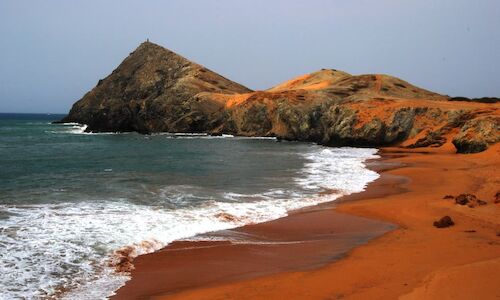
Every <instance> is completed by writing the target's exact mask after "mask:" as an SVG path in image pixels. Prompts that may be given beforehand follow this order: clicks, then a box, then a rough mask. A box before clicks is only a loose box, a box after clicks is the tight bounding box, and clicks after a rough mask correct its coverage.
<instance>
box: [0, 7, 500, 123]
mask: <svg viewBox="0 0 500 300" xmlns="http://www.w3.org/2000/svg"><path fill="white" fill-rule="evenodd" d="M147 38H149V39H150V41H152V42H155V43H157V44H159V45H162V46H164V47H166V48H168V49H170V50H172V51H175V52H177V53H179V54H181V55H183V56H184V57H187V58H188V59H190V60H192V61H195V62H197V63H199V64H202V65H204V66H206V67H208V68H209V69H212V70H213V71H215V72H217V73H219V74H221V75H223V76H225V77H227V78H230V79H232V80H234V81H236V82H239V83H241V84H243V85H245V86H247V87H249V88H251V89H255V90H262V89H267V88H269V87H271V86H273V85H276V84H278V83H280V82H282V81H286V80H289V79H291V78H293V77H296V76H298V75H301V74H305V73H310V72H313V71H316V70H319V69H321V68H333V69H339V70H343V71H346V72H348V73H351V74H369V73H382V74H390V75H393V76H397V77H400V78H402V79H404V80H406V81H409V82H411V83H413V84H415V85H417V86H420V87H423V88H426V89H429V90H432V91H436V92H439V93H442V94H447V95H451V96H468V97H481V96H496V97H500V74H499V72H500V1H498V0H475V1H472V0H469V1H467V0H448V1H445V0H414V1H413V0H405V1H402V0H377V1H362V0H350V1H347V0H342V1H341V0H338V1H336V0H307V1H306V0H301V1H299V0H252V1H243V0H217V1H216V0H212V1H208V0H207V1H203V0H191V1H175V0H169V1H147V0H143V1H139V0H136V1H127V0H115V1H113V0H106V1H102V0H84V1H80V0H74V1H67V0H61V1H54V0H45V1H25V0H1V2H0V112H27V113H34V112H40V113H67V112H68V110H69V109H70V108H71V105H72V104H73V103H74V102H75V101H77V100H78V99H80V98H81V97H82V96H83V95H84V94H85V93H86V92H87V91H89V90H90V89H91V88H93V87H94V86H95V85H96V83H97V81H98V80H99V79H100V78H104V77H105V76H107V75H108V74H109V73H110V72H111V71H112V70H113V69H114V68H116V67H117V66H118V64H119V63H120V62H121V61H122V60H123V59H124V58H125V57H126V56H127V55H128V54H129V53H130V52H132V51H133V50H134V49H135V48H136V47H137V46H138V45H139V44H140V43H141V42H143V41H144V40H146V39H147Z"/></svg>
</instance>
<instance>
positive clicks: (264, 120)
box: [62, 42, 500, 153]
mask: <svg viewBox="0 0 500 300" xmlns="http://www.w3.org/2000/svg"><path fill="white" fill-rule="evenodd" d="M453 100H454V101H450V98H449V97H447V96H443V95H439V94H436V93H433V92H430V91H427V90H424V89H421V88H418V87H416V86H413V85H411V84H409V83H408V82H405V81H403V80H400V79H398V78H395V77H392V76H388V75H359V76H353V75H350V74H348V73H345V72H342V71H337V70H332V69H323V70H320V71H318V72H314V73H311V74H306V75H303V76H300V77H298V78H295V79H292V80H290V81H287V82H284V83H282V84H279V85H278V86H276V87H273V88H271V89H268V90H266V91H255V92H254V91H251V90H250V89H248V88H246V87H244V86H242V85H239V84H237V83H235V82H233V81H230V80H228V79H226V78H224V77H222V76H220V75H218V74H216V73H214V72H212V71H210V70H208V69H206V68H204V67H203V66H200V65H198V64H196V63H193V62H190V61H189V60H187V59H185V58H183V57H181V56H179V55H177V54H175V53H173V52H171V51H169V50H167V49H165V48H163V47H160V46H158V45H155V44H153V43H149V42H146V43H143V44H141V45H140V46H139V47H138V48H137V49H136V50H135V51H134V52H132V53H131V54H130V55H129V56H128V57H127V58H126V59H125V60H124V61H123V62H122V63H121V64H120V66H118V68H117V69H116V70H114V71H113V72H112V73H111V74H110V75H109V76H108V77H106V78H105V79H102V80H100V81H99V83H98V84H97V86H96V87H95V88H94V89H92V90H91V91H90V92H88V93H87V94H86V95H85V96H84V97H83V98H82V99H80V100H79V101H78V102H76V103H75V104H74V105H73V108H72V109H71V111H70V113H69V115H68V116H67V117H66V118H64V119H63V120H62V121H64V122H78V123H83V124H87V125H88V129H87V130H88V131H138V132H141V133H153V132H205V133H210V134H223V133H226V134H235V135H244V136H276V137H278V138H282V139H287V140H300V141H312V142H317V143H321V144H325V145H331V146H345V145H350V146H383V145H396V144H399V145H402V146H406V147H428V146H431V147H439V146H441V145H443V144H444V143H445V142H447V141H450V142H451V140H453V144H454V145H455V146H456V148H457V151H458V152H462V153H472V152H480V151H483V150H485V149H486V148H487V147H488V146H489V145H491V144H494V143H497V142H498V141H499V140H500V133H499V123H500V114H499V110H498V108H499V104H498V102H497V103H477V102H473V101H468V102H467V101H456V98H454V99H453Z"/></svg>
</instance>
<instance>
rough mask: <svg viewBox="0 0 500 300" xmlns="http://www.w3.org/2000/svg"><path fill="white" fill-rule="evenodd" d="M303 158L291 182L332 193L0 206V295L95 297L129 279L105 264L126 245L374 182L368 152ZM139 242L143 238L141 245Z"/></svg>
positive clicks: (273, 212)
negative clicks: (191, 202)
mask: <svg viewBox="0 0 500 300" xmlns="http://www.w3.org/2000/svg"><path fill="white" fill-rule="evenodd" d="M303 155H304V158H305V159H306V163H305V166H304V168H303V170H302V174H299V177H297V179H296V183H297V184H298V185H299V186H301V187H302V188H303V189H304V190H311V191H319V190H321V188H331V189H335V190H338V191H340V192H339V193H333V194H329V195H325V196H320V195H316V196H312V197H304V195H302V194H300V193H299V192H290V191H285V190H280V189H273V190H269V191H267V192H265V193H261V194H240V193H234V192H228V193H226V194H225V195H223V198H224V199H222V200H224V201H215V200H213V201H205V202H204V204H203V205H201V206H199V205H198V206H195V207H189V206H188V207H185V206H181V207H182V208H176V209H166V208H165V207H160V206H158V207H155V206H145V205H137V204H132V203H130V202H128V201H127V200H126V199H102V201H94V202H80V203H78V204H75V203H63V204H43V205H24V206H9V205H0V212H2V213H5V214H6V215H8V216H9V217H8V218H6V219H0V272H1V273H2V274H3V275H2V276H0V291H1V292H0V293H2V294H0V295H1V296H0V298H2V297H3V298H5V299H11V298H26V299H38V298H42V297H47V296H51V295H54V294H55V293H57V292H58V288H60V287H64V288H65V289H70V292H68V293H66V294H64V298H67V299H101V298H104V297H106V296H109V295H111V294H112V293H113V291H115V290H116V289H118V288H119V287H120V286H121V285H123V283H124V282H125V281H126V280H127V278H128V277H127V276H126V274H116V273H114V272H113V269H112V268H111V267H109V266H108V263H107V262H108V261H109V259H110V257H111V254H112V253H113V251H114V250H116V249H119V248H121V247H125V246H131V247H133V248H134V251H133V254H134V255H140V254H144V253H148V252H151V251H154V250H157V249H159V248H161V247H163V246H165V245H167V244H168V243H170V242H172V241H174V240H177V239H183V238H189V237H193V236H195V235H196V234H200V233H206V232H209V231H216V230H222V229H229V228H234V227H237V226H241V225H244V224H248V223H258V222H264V221H268V220H272V219H276V218H280V217H283V216H286V215H287V213H288V212H289V211H291V210H295V209H299V208H302V207H305V206H310V205H315V204H318V203H321V202H325V201H331V200H334V199H335V198H337V197H339V196H341V195H342V194H349V193H353V192H359V191H362V190H363V189H364V188H365V186H366V184H367V183H369V182H370V181H373V180H375V179H376V178H377V177H378V174H377V173H375V172H373V171H370V170H368V169H366V168H365V166H364V162H365V161H366V159H369V158H375V157H376V150H375V149H357V148H323V147H319V146H311V148H310V151H309V152H306V153H304V154H303ZM193 188H195V187H190V186H173V187H172V186H169V187H166V188H165V189H163V190H161V191H160V193H159V197H167V198H168V199H169V200H171V201H170V202H172V200H175V199H177V198H176V197H178V201H183V200H182V199H184V198H183V197H185V196H186V194H189V193H192V194H191V196H192V197H197V196H198V195H199V191H196V190H193ZM311 194H313V193H311ZM173 202H175V201H173ZM227 216H229V217H227ZM144 241H150V243H147V247H144V246H143V245H145V244H144ZM240 242H242V241H240Z"/></svg>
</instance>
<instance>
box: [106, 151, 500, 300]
mask: <svg viewBox="0 0 500 300" xmlns="http://www.w3.org/2000/svg"><path fill="white" fill-rule="evenodd" d="M499 151H500V147H499V146H498V145H495V146H493V147H491V148H490V149H489V150H488V151H486V152H483V153H479V154H467V155H460V154H455V153H454V150H453V147H452V146H451V145H445V146H444V147H441V148H424V149H419V150H418V151H411V150H407V149H403V148H385V149H382V150H381V153H382V156H383V158H382V160H381V161H380V162H378V163H377V164H376V165H374V166H373V168H374V169H376V170H378V171H379V172H381V173H382V176H381V178H380V179H378V180H376V181H375V182H373V183H371V184H370V185H369V186H368V188H367V190H366V191H364V192H362V193H358V194H353V195H349V196H347V197H344V198H341V199H339V200H338V201H336V202H335V205H333V204H332V203H330V204H325V205H320V206H316V207H313V208H309V209H305V210H302V211H298V212H294V213H292V214H290V216H288V217H285V218H282V219H279V220H275V221H271V222H267V223H262V224H257V225H250V226H244V227H241V228H238V229H235V230H232V231H230V232H225V233H224V232H223V233H220V234H229V235H236V236H240V237H241V236H243V237H246V238H245V239H244V240H245V241H246V242H244V243H236V244H234V243H230V242H176V243H173V244H171V245H169V246H168V247H166V248H164V249H162V250H160V251H158V252H155V253H153V254H150V255H145V256H141V257H139V258H137V259H136V260H135V261H134V265H135V270H134V271H133V272H132V279H131V280H130V281H129V282H127V284H126V285H125V286H124V287H122V288H121V289H119V290H118V291H117V295H116V296H115V297H114V298H113V299H150V298H155V299H398V298H401V299H438V298H439V299H472V298H475V299H498V297H500V286H499V285H498V280H497V279H498V278H499V276H500V236H499V235H500V218H499V217H498V216H499V215H500V204H498V203H495V195H496V193H497V192H498V189H499V186H500V184H499V182H500V178H499V177H498V175H497V173H496V171H497V170H498V169H499V167H500V159H499V157H500V156H499ZM461 193H472V194H475V195H476V196H477V197H478V198H480V199H482V200H484V201H486V202H487V204H486V205H481V206H475V207H473V208H471V207H468V206H467V205H465V206H462V205H457V204H456V203H455V201H454V200H453V199H443V197H444V196H445V195H458V194H461ZM445 215H449V216H450V217H451V218H452V219H453V221H454V222H455V225H454V226H452V227H448V228H439V229H438V228H436V227H434V226H433V222H434V221H436V220H438V219H440V218H441V217H443V216H445ZM391 224H395V225H391ZM391 229H394V230H392V231H389V230H391ZM377 236H378V237H377ZM375 237H377V238H375ZM361 244H362V245H361ZM359 245H361V246H359Z"/></svg>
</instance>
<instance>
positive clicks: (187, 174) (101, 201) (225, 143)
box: [0, 114, 379, 299]
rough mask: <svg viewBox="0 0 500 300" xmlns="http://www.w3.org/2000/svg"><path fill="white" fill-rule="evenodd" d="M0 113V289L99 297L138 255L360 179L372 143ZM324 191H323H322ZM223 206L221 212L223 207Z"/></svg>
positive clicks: (283, 210)
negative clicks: (104, 126) (110, 127)
mask: <svg viewBox="0 0 500 300" xmlns="http://www.w3.org/2000/svg"><path fill="white" fill-rule="evenodd" d="M62 117H63V115H56V114H0V299H105V298H106V297H108V296H110V295H112V294H113V292H114V291H116V290H117V289H118V288H119V287H120V286H122V285H123V284H124V283H125V282H126V280H127V279H129V274H128V273H126V272H117V271H116V268H115V265H114V264H115V263H116V261H115V253H116V251H119V250H120V249H124V247H128V248H129V249H130V248H131V249H133V251H132V252H131V255H133V256H137V255H141V254H145V253H150V252H153V251H155V250H158V249H160V248H162V247H164V246H165V245H167V244H169V243H170V242H172V241H174V240H190V239H191V240H196V239H209V238H210V234H209V233H210V232H213V231H217V230H226V229H230V228H234V227H238V226H242V225H245V224H250V223H259V222H265V221H269V220H273V219H277V218H281V217H284V216H286V215H287V214H289V213H290V211H293V210H297V209H300V208H303V207H307V206H312V205H316V204H319V203H323V202H329V201H334V200H335V199H337V198H338V197H340V196H342V195H347V194H351V193H355V192H360V191H362V190H363V189H364V188H365V187H366V186H367V184H368V183H369V182H371V181H373V180H375V179H377V178H378V176H379V175H378V174H377V173H376V172H373V171H371V170H369V169H367V168H366V161H367V160H369V159H373V158H377V157H378V156H377V150H376V149H370V148H327V147H323V146H319V145H316V144H312V143H302V142H280V141H278V140H276V139H274V138H267V137H253V138H248V137H237V136H231V135H222V136H209V135H204V134H189V133H185V134H170V133H162V134H151V135H142V134H137V133H87V132H85V128H86V126H85V125H84V124H76V123H66V124H51V122H52V121H54V120H59V119H61V118H62ZM325 191H330V192H329V193H324V192H325ZM228 216H229V217H228Z"/></svg>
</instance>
